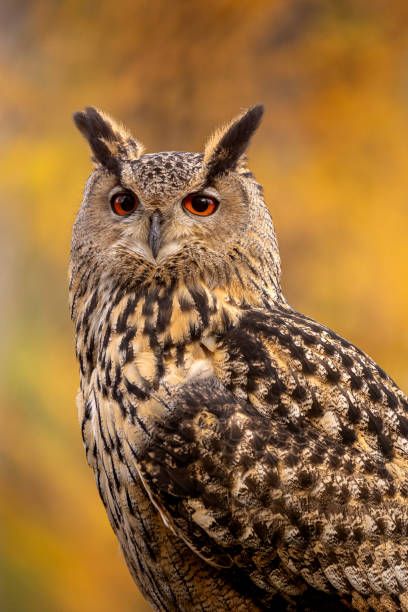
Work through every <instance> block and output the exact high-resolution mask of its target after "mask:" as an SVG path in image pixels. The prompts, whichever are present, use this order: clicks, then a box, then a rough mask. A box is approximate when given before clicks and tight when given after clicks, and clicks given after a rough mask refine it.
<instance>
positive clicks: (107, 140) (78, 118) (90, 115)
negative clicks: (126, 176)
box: [73, 106, 143, 174]
mask: <svg viewBox="0 0 408 612" xmlns="http://www.w3.org/2000/svg"><path fill="white" fill-rule="evenodd" d="M73 119H74V123H75V125H76V126H77V128H78V129H79V131H80V132H81V134H82V135H83V136H85V138H86V139H87V140H88V142H89V145H90V147H91V149H92V152H93V155H94V161H95V163H97V164H101V165H102V166H104V167H105V168H107V170H109V171H110V172H113V173H114V174H119V173H120V165H121V162H123V161H125V160H126V159H129V158H130V159H135V158H137V157H139V156H140V155H141V153H142V151H143V147H142V145H141V144H140V143H139V142H137V141H136V140H135V139H134V138H133V137H132V136H131V135H130V134H129V133H128V131H127V130H126V129H125V128H124V127H123V126H121V125H119V124H118V123H117V122H116V121H114V119H112V118H111V117H109V115H106V114H105V113H103V112H101V111H99V110H97V109H95V108H93V107H91V106H87V107H86V108H85V110H84V111H78V112H76V113H74V115H73Z"/></svg>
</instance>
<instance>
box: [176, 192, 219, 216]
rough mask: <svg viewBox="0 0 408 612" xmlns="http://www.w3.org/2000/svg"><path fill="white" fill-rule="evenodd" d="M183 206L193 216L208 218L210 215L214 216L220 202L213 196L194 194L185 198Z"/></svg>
mask: <svg viewBox="0 0 408 612" xmlns="http://www.w3.org/2000/svg"><path fill="white" fill-rule="evenodd" d="M183 206H184V208H185V209H187V210H188V211H189V212H191V213H193V215H200V216H201V217H208V215H212V214H213V212H215V211H216V210H217V208H218V200H216V199H215V198H213V197H211V196H207V195H200V194H198V193H196V194H194V193H193V194H190V195H188V196H187V197H186V198H184V200H183Z"/></svg>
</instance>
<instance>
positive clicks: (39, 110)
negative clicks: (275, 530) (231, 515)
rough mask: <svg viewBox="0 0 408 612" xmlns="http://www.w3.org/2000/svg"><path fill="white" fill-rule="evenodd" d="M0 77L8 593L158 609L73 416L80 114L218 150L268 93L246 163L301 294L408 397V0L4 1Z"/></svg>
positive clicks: (29, 603) (26, 602) (178, 145)
mask: <svg viewBox="0 0 408 612" xmlns="http://www.w3.org/2000/svg"><path fill="white" fill-rule="evenodd" d="M0 91H1V95H0V127H1V129H0V182H1V190H0V200H1V206H0V261H1V275H0V292H1V300H0V337H1V343H0V380H1V397H0V405H1V427H0V470H1V482H2V490H1V494H0V521H1V522H0V524H1V529H2V535H1V544H0V554H1V570H0V581H1V583H0V608H1V610H2V611H7V612H8V611H10V612H11V611H13V612H14V611H18V612H20V611H30V612H32V611H37V610H41V611H43V610H44V611H52V612H54V611H55V612H85V611H86V612H111V611H112V610H118V611H119V612H130V611H143V610H148V607H147V605H146V604H145V603H144V601H143V599H142V598H141V596H140V595H139V593H138V591H137V589H136V587H135V586H134V584H133V583H132V580H131V578H130V576H129V574H128V572H127V570H126V567H125V564H124V562H123V560H122V559H121V556H120V553H119V550H118V545H117V542H116V540H115V538H114V536H113V533H112V532H111V529H110V526H109V524H108V520H107V518H106V516H105V512H104V509H103V506H102V504H101V502H100V500H99V498H98V495H97V490H96V487H95V485H94V482H93V476H92V473H91V471H90V470H89V468H88V467H87V465H86V461H85V456H84V452H83V448H82V442H81V437H80V432H79V427H78V424H77V415H76V407H75V395H76V390H77V387H78V369H77V365H76V363H75V359H74V349H73V329H72V328H71V322H70V320H69V311H68V304H67V281H66V278H67V265H68V257H69V240H70V232H71V227H72V223H73V220H74V218H75V214H76V211H77V209H78V207H79V204H80V201H81V195H82V189H83V185H84V182H85V180H86V177H87V175H88V173H89V171H90V168H91V164H90V161H89V152H88V149H87V146H86V143H85V142H84V141H83V139H82V138H81V136H80V135H79V133H78V132H77V131H76V130H75V128H74V126H73V123H72V120H71V115H72V112H73V111H75V110H78V109H81V108H83V107H84V106H86V105H95V106H97V107H99V108H102V109H104V110H105V111H107V112H109V113H111V114H112V115H114V116H116V117H117V118H119V119H121V120H122V121H123V122H124V123H126V124H127V125H128V126H129V127H130V128H131V129H132V131H133V133H134V135H135V136H136V137H137V138H138V139H140V140H141V141H142V142H144V143H145V144H146V147H147V150H148V151H157V150H201V149H202V146H203V143H204V142H205V140H206V138H207V136H208V134H209V132H210V131H211V130H212V129H213V128H214V127H216V126H217V125H218V124H222V123H224V122H226V121H228V120H229V119H230V118H231V117H233V116H235V115H236V114H237V113H238V112H239V111H240V109H242V108H244V107H247V106H250V105H252V104H255V103H258V102H263V103H264V104H265V106H266V110H267V114H266V117H265V120H264V123H263V125H262V127H261V129H260V131H259V132H258V134H257V135H256V136H255V138H254V140H253V143H252V147H251V150H250V152H249V157H250V165H251V168H252V169H253V170H254V172H255V174H256V176H257V178H258V180H259V181H260V182H261V183H263V185H264V186H265V195H266V199H267V202H268V204H269V206H270V210H271V213H272V216H273V218H274V221H275V225H276V229H277V233H278V238H279V242H280V246H281V254H282V268H283V287H284V289H285V292H286V295H287V297H288V300H289V302H290V303H291V304H292V305H293V306H294V307H295V308H297V309H298V310H300V311H302V312H305V313H306V314H308V315H309V316H311V317H313V318H316V319H318V320H320V321H322V322H324V323H325V324H327V325H329V326H330V327H332V328H333V329H335V330H336V331H337V332H339V333H340V334H342V335H344V336H346V337H347V338H348V339H350V340H351V341H352V342H353V343H354V344H357V345H358V346H360V347H361V348H362V349H363V350H365V351H366V352H367V353H368V354H369V355H370V356H372V357H373V358H374V359H375V360H376V361H377V362H378V363H379V364H380V365H381V366H382V367H383V368H384V369H386V371H387V372H388V373H389V374H390V375H391V376H392V377H393V378H394V379H395V380H396V382H397V383H398V384H399V385H400V386H401V387H402V388H403V389H404V390H405V391H407V390H408V320H407V316H406V313H407V312H408V283H407V268H408V239H407V226H408V173H407V169H408V4H407V3H406V2H404V1H403V0H396V1H395V2H393V3H389V2H386V1H385V0H365V1H363V0H320V1H319V0H275V1H269V2H267V1H266V0H252V1H250V0H206V1H205V2H204V0H201V1H198V0H190V1H187V0H185V1H183V0H174V2H166V1H165V0H151V1H148V0H117V1H116V2H111V1H108V0H102V1H100V2H96V1H95V0H60V1H56V0H42V1H41V2H34V1H33V0H32V1H31V2H30V1H27V2H23V1H20V2H12V1H11V0H7V1H5V2H2V3H1V7H0Z"/></svg>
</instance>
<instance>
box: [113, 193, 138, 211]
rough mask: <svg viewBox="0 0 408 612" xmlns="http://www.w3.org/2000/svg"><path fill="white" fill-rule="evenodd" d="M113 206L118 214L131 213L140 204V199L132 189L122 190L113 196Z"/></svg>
mask: <svg viewBox="0 0 408 612" xmlns="http://www.w3.org/2000/svg"><path fill="white" fill-rule="evenodd" d="M111 206H112V210H113V212H114V213H116V214H117V215H121V216H123V215H129V214H130V213H131V212H133V211H134V210H136V208H137V207H138V206H139V200H138V199H137V197H136V196H135V194H134V193H131V192H130V191H121V192H120V193H115V195H113V196H112V197H111Z"/></svg>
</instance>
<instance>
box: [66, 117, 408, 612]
mask: <svg viewBox="0 0 408 612" xmlns="http://www.w3.org/2000/svg"><path fill="white" fill-rule="evenodd" d="M261 115H262V109H261V107H254V109H251V110H250V111H248V112H246V113H244V114H243V115H241V117H239V118H238V119H237V120H235V122H233V123H231V124H230V125H228V126H227V127H226V128H225V129H224V130H222V131H220V132H218V133H217V134H216V135H215V136H214V137H213V138H212V140H210V142H209V144H208V145H207V148H206V150H205V152H204V154H203V155H202V154H196V153H182V152H166V153H159V154H155V155H143V154H142V147H141V145H139V143H137V142H136V141H135V140H134V139H133V138H132V137H131V136H130V135H129V134H128V133H127V132H126V131H125V130H124V129H123V128H121V127H120V126H118V124H116V123H115V122H114V121H113V120H112V119H110V118H108V117H107V116H106V115H102V114H100V113H99V112H98V111H96V110H94V109H87V110H86V111H85V112H84V113H77V114H76V116H75V118H76V122H77V125H78V127H79V128H80V129H81V131H82V132H83V133H84V134H85V136H86V137H87V138H88V140H89V142H90V145H91V148H92V150H93V154H94V156H95V162H96V167H95V170H94V172H93V173H92V175H91V177H90V179H89V181H88V183H87V187H86V190H85V196H84V201H83V204H82V207H81V209H80V212H79V214H78V218H77V221H76V224H75V227H74V232H73V240H72V254H71V268H70V296H71V308H72V318H73V320H74V323H75V326H76V339H77V343H76V349H77V356H78V360H79V364H80V372H81V390H80V393H79V396H78V405H79V411H80V422H81V428H82V436H83V440H84V443H85V447H86V453H87V459H88V462H89V464H90V465H91V466H92V468H93V470H94V472H95V478H96V482H97V485H98V489H99V493H100V496H101V498H102V501H103V503H104V505H105V508H106V511H107V514H108V517H109V520H110V522H111V525H112V527H113V529H114V531H115V533H116V535H117V537H118V539H119V542H120V545H121V548H122V550H123V554H124V557H125V559H126V562H127V565H128V567H129V570H130V572H131V574H132V576H133V578H134V580H135V582H136V584H137V585H138V587H139V589H140V590H141V592H142V593H143V595H144V596H145V598H146V599H147V600H148V601H149V602H150V603H151V605H152V606H153V607H154V608H155V609H156V610H174V611H176V610H186V611H187V610H188V611H190V610H207V611H212V610H235V611H236V610H242V611H244V610H266V609H273V610H310V611H318V610H321V611H323V610H328V609H331V610H333V611H335V610H339V611H340V610H346V609H356V610H359V611H361V612H363V611H367V612H368V611H369V610H375V611H384V612H386V611H393V610H408V533H407V532H408V469H407V467H408V418H407V417H408V400H407V398H406V396H405V395H404V394H403V393H402V391H401V390H400V389H399V388H398V387H397V386H396V385H395V383H394V382H393V381H392V380H391V379H390V378H389V377H388V376H387V375H386V374H385V373H384V371H383V370H382V369H381V368H379V367H378V366H377V365H376V364H375V363H374V362H373V361H372V360H371V359H370V358H369V357H367V355H365V354H364V353H363V352H362V351H361V350H359V349H358V348H356V347H355V346H353V345H352V344H350V343H349V342H347V341H346V340H344V339H343V338H340V337H339V336H337V335H336V334H335V333H334V332H332V331H331V330H330V329H328V328H326V327H325V326H323V325H321V324H319V323H316V322H315V321H313V320H311V319H309V318H307V317H305V316H304V315H302V314H299V313H298V312H296V311H295V310H294V309H292V308H291V307H290V306H289V305H288V304H287V302H286V300H285V299H284V297H283V295H282V292H281V289H280V262H279V252H278V247H277V243H276V237H275V233H274V229H273V224H272V220H271V218H270V215H269V212H268V210H267V207H266V205H265V203H264V201H263V198H262V189H261V188H260V186H259V185H258V184H257V183H256V181H255V179H254V177H253V176H252V174H251V172H250V171H249V170H248V168H247V165H246V158H245V150H246V147H247V145H248V142H249V139H250V137H251V135H252V133H253V132H254V130H255V129H256V128H257V126H258V124H259V121H260V118H261ZM118 190H120V193H132V194H135V195H134V197H135V198H137V200H136V201H137V208H136V207H135V209H134V210H132V211H131V212H130V213H129V214H126V215H124V216H123V217H118V216H117V215H115V213H114V211H113V209H112V208H111V204H110V202H111V201H112V197H114V195H115V194H116V193H117V192H118ZM112 194H113V195H112ZM188 194H200V195H202V197H207V198H213V199H214V201H216V202H217V208H216V211H215V212H214V214H211V215H209V216H208V217H200V216H199V215H198V214H197V215H194V214H190V213H189V212H186V210H185V208H184V209H183V203H184V201H185V198H186V196H188ZM153 218H155V219H159V223H160V248H159V250H158V254H157V256H156V257H154V255H153V254H152V251H151V249H150V247H149V235H150V233H151V232H152V223H153V221H152V219H153Z"/></svg>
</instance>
